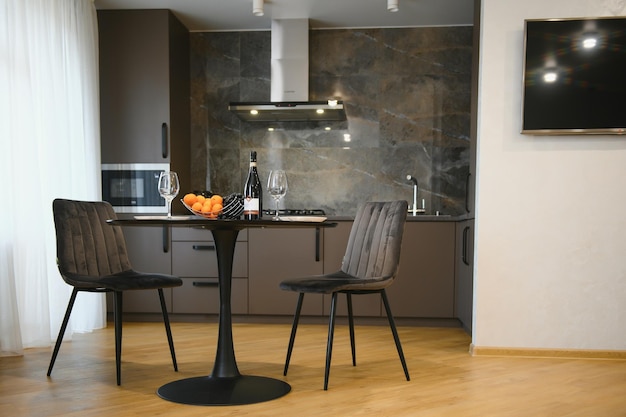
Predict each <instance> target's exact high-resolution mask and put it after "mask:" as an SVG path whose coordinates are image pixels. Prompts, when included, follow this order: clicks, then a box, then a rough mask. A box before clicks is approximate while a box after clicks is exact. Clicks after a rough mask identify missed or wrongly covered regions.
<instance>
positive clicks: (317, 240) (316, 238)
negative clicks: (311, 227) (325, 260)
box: [315, 227, 321, 262]
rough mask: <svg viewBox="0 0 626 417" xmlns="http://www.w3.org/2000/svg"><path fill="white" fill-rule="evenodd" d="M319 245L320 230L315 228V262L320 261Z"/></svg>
mask: <svg viewBox="0 0 626 417" xmlns="http://www.w3.org/2000/svg"><path fill="white" fill-rule="evenodd" d="M320 244H321V239H320V228H319V227H316V228H315V262H319V261H320V252H321V249H320Z"/></svg>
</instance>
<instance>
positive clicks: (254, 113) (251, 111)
mask: <svg viewBox="0 0 626 417" xmlns="http://www.w3.org/2000/svg"><path fill="white" fill-rule="evenodd" d="M250 114H252V115H254V116H256V115H257V114H259V111H258V110H250Z"/></svg>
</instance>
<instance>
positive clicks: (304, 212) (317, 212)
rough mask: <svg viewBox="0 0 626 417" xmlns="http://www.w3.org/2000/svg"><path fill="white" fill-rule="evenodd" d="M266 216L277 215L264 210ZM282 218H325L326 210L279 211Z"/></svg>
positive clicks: (271, 211) (272, 211) (273, 211)
mask: <svg viewBox="0 0 626 417" xmlns="http://www.w3.org/2000/svg"><path fill="white" fill-rule="evenodd" d="M263 215H264V216H274V215H276V210H263ZM278 215H280V216H324V215H326V213H324V210H322V209H281V210H278Z"/></svg>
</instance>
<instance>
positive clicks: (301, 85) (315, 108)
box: [228, 19, 346, 122]
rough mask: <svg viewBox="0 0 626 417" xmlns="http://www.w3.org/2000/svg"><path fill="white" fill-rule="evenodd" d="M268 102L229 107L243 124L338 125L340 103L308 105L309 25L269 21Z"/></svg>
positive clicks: (299, 21) (341, 117) (343, 115)
mask: <svg viewBox="0 0 626 417" xmlns="http://www.w3.org/2000/svg"><path fill="white" fill-rule="evenodd" d="M270 99H271V101H270V102H238V103H230V104H229V106H228V109H229V110H230V111H232V112H233V113H235V114H236V115H237V116H238V117H239V118H241V119H242V120H245V121H247V122H296V121H342V120H346V113H345V111H344V108H343V102H342V101H341V100H334V99H332V100H328V101H309V21H308V19H281V20H273V21H272V58H271V98H270Z"/></svg>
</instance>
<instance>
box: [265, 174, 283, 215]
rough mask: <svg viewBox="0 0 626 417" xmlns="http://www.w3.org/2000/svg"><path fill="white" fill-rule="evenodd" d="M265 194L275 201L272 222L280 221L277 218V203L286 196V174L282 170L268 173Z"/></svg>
mask: <svg viewBox="0 0 626 417" xmlns="http://www.w3.org/2000/svg"><path fill="white" fill-rule="evenodd" d="M267 192H268V193H270V195H271V196H272V198H273V199H274V200H275V201H276V215H275V216H274V220H280V217H279V216H278V202H279V201H280V199H281V198H283V197H284V196H285V194H287V174H286V173H285V171H283V170H282V169H275V170H273V171H270V175H269V178H268V179H267Z"/></svg>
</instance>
